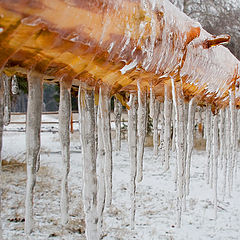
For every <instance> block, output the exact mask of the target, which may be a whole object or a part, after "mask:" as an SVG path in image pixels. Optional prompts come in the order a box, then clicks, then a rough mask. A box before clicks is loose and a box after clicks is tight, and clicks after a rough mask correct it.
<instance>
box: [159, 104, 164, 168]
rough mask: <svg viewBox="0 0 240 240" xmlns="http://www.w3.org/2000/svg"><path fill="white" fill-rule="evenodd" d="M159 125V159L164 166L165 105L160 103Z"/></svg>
mask: <svg viewBox="0 0 240 240" xmlns="http://www.w3.org/2000/svg"><path fill="white" fill-rule="evenodd" d="M159 124H160V144H159V152H160V154H159V158H160V162H161V164H162V165H163V164H164V103H163V102H161V103H160V113H159Z"/></svg>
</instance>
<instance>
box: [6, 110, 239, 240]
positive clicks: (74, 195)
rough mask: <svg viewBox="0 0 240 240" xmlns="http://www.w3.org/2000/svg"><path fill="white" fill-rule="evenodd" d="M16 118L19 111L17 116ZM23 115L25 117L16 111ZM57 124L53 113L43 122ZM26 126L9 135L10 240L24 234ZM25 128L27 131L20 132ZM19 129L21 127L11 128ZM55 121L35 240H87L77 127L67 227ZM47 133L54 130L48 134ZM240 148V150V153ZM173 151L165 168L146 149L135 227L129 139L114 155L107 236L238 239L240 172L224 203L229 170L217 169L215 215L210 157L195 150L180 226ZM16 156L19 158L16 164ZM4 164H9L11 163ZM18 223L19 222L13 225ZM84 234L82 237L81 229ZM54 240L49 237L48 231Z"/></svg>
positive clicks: (37, 201) (39, 188) (46, 150)
mask: <svg viewBox="0 0 240 240" xmlns="http://www.w3.org/2000/svg"><path fill="white" fill-rule="evenodd" d="M14 117H15V118H17V117H16V116H14ZM18 117H19V119H20V118H21V117H20V116H18ZM46 118H47V119H48V120H49V121H50V120H52V121H56V117H55V116H54V115H53V116H52V115H48V116H47V117H46V116H43V119H46ZM23 126H24V125H20V124H14V125H13V124H10V125H9V126H7V127H6V126H5V127H4V129H5V131H4V134H3V152H2V157H3V160H4V165H3V194H2V198H3V201H2V205H3V210H2V221H3V236H4V239H6V240H12V239H14V240H22V239H24V230H23V229H24V222H21V219H23V218H24V197H25V184H26V172H25V165H23V164H22V163H23V162H24V161H25V151H26V150H25V147H26V146H25V133H24V132H23V131H20V132H16V131H17V130H23V129H24V127H23ZM21 128H23V129H21ZM10 129H11V130H15V132H13V131H12V132H11V131H6V130H10ZM52 129H55V125H45V126H42V130H44V132H42V133H41V142H42V147H41V165H40V169H39V172H38V175H37V183H36V187H35V195H34V220H35V222H34V229H33V230H34V231H33V234H32V238H31V239H34V240H36V239H37V240H43V239H44V240H46V239H56V240H62V239H66V240H83V239H85V237H84V233H83V232H84V229H85V227H84V220H83V219H84V213H83V204H82V155H81V147H80V145H79V133H78V131H77V129H78V124H74V134H72V135H71V146H70V151H71V160H70V162H71V167H70V173H69V193H70V196H69V200H70V204H69V216H70V219H69V223H68V225H67V228H66V229H63V228H62V226H61V224H60V223H61V214H60V183H61V174H60V173H61V164H60V163H61V153H60V140H59V136H58V134H57V133H55V132H54V131H53V130H52ZM46 131H48V132H46ZM238 157H239V153H237V158H238ZM175 158H176V156H175V155H174V154H171V155H170V169H169V171H167V172H164V173H163V169H162V168H163V167H162V165H161V164H160V160H159V159H155V158H154V157H153V148H152V147H145V154H144V169H143V172H144V179H143V181H142V182H141V183H139V184H138V185H137V193H136V225H135V230H131V229H130V159H129V153H128V143H127V141H126V140H123V142H122V149H121V151H120V152H118V154H116V153H115V154H113V202H112V207H111V208H110V209H108V210H107V211H105V212H104V216H103V221H104V224H103V231H104V234H105V237H103V239H104V240H126V239H127V240H133V239H142V240H149V239H154V240H155V239H161V240H168V239H174V240H188V239H189V240H192V239H217V240H226V239H236V240H237V239H239V236H240V232H239V231H240V230H239V224H240V206H239V199H240V176H239V175H238V176H236V179H235V180H234V186H233V192H232V198H229V197H228V196H226V197H225V201H222V198H223V196H222V184H223V170H220V169H219V172H218V175H219V176H218V195H219V196H218V218H217V219H216V220H214V217H215V213H214V190H213V189H211V188H210V186H209V185H207V184H206V181H205V180H204V175H205V164H206V159H207V154H206V153H205V152H203V151H197V150H196V149H195V150H194V151H193V155H192V165H191V191H190V195H189V196H187V209H186V212H184V213H183V215H182V226H181V228H179V229H178V228H176V199H177V193H176V192H175V190H174V174H175V166H174V165H175V162H176V160H175ZM14 160H15V161H14ZM6 161H10V163H9V164H8V165H7V163H6ZM14 221H15V222H14ZM81 233H82V234H81ZM54 235H55V236H56V237H50V236H54Z"/></svg>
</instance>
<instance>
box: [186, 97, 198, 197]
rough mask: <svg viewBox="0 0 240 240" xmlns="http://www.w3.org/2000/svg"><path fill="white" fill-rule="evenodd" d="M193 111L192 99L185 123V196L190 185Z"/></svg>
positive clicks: (194, 105) (194, 106) (194, 107)
mask: <svg viewBox="0 0 240 240" xmlns="http://www.w3.org/2000/svg"><path fill="white" fill-rule="evenodd" d="M195 110H196V104H195V99H194V98H192V99H191V100H190V102H189V105H188V123H187V154H186V194H187V195H189V185H190V172H191V158H192V151H193V134H194V120H195Z"/></svg>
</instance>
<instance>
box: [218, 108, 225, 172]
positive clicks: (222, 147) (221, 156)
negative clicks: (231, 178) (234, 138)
mask: <svg viewBox="0 0 240 240" xmlns="http://www.w3.org/2000/svg"><path fill="white" fill-rule="evenodd" d="M224 124H225V109H221V110H220V124H219V142H220V153H219V163H220V168H221V169H222V168H223V159H224V157H225V155H224V153H225V149H226V139H225V133H224Z"/></svg>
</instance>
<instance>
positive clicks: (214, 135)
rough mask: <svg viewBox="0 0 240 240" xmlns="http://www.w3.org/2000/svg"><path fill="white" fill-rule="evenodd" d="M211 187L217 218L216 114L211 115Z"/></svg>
mask: <svg viewBox="0 0 240 240" xmlns="http://www.w3.org/2000/svg"><path fill="white" fill-rule="evenodd" d="M212 128H213V166H212V167H213V189H214V213H215V219H217V181H218V115H217V114H215V115H213V126H212Z"/></svg>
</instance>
